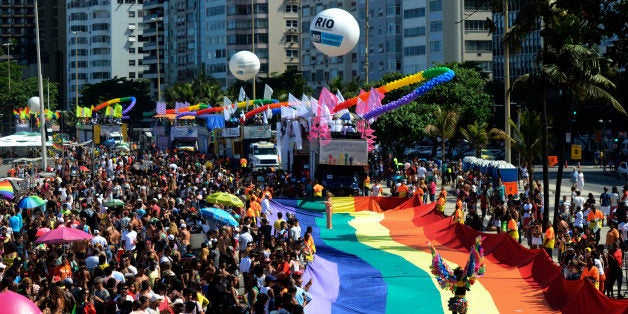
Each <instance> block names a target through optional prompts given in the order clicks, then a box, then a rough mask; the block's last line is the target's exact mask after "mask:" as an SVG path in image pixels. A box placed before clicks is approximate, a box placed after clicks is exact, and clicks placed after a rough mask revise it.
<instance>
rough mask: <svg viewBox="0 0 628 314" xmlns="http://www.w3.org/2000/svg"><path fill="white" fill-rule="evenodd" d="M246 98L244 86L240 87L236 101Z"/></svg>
mask: <svg viewBox="0 0 628 314" xmlns="http://www.w3.org/2000/svg"><path fill="white" fill-rule="evenodd" d="M245 99H246V93H245V92H244V87H240V94H239V95H238V102H240V101H244V100H245Z"/></svg>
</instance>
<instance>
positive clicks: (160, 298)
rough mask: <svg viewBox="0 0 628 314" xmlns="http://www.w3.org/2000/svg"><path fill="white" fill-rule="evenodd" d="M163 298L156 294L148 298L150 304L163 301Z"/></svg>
mask: <svg viewBox="0 0 628 314" xmlns="http://www.w3.org/2000/svg"><path fill="white" fill-rule="evenodd" d="M163 299H164V297H163V296H161V295H159V294H157V293H153V295H152V296H151V297H150V302H155V301H161V300H163Z"/></svg>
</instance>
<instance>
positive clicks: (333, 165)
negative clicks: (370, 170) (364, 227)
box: [310, 139, 368, 196]
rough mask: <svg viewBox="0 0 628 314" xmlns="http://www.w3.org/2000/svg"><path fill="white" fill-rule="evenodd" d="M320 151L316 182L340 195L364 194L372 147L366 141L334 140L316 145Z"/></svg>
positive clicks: (317, 153)
mask: <svg viewBox="0 0 628 314" xmlns="http://www.w3.org/2000/svg"><path fill="white" fill-rule="evenodd" d="M310 147H311V150H313V151H316V156H318V158H316V160H311V161H313V162H315V165H314V166H315V168H316V169H315V175H314V177H315V179H316V180H317V181H318V182H320V184H321V185H322V186H323V187H324V188H325V189H326V190H327V191H329V192H331V193H333V194H334V195H336V196H343V195H352V196H355V195H360V194H361V187H362V184H363V182H364V179H365V178H366V169H367V167H368V145H367V142H366V140H363V139H332V140H331V141H330V142H329V143H325V144H321V143H316V142H314V143H312V142H310Z"/></svg>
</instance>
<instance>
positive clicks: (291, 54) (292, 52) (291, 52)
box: [286, 49, 299, 59]
mask: <svg viewBox="0 0 628 314" xmlns="http://www.w3.org/2000/svg"><path fill="white" fill-rule="evenodd" d="M298 57H299V50H297V49H286V58H290V59H293V58H295V59H296V58H298Z"/></svg>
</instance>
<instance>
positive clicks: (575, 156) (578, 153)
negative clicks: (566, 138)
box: [571, 144, 582, 160]
mask: <svg viewBox="0 0 628 314" xmlns="http://www.w3.org/2000/svg"><path fill="white" fill-rule="evenodd" d="M571 159H572V160H580V159H582V146H581V145H576V144H572V145H571Z"/></svg>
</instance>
